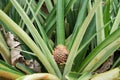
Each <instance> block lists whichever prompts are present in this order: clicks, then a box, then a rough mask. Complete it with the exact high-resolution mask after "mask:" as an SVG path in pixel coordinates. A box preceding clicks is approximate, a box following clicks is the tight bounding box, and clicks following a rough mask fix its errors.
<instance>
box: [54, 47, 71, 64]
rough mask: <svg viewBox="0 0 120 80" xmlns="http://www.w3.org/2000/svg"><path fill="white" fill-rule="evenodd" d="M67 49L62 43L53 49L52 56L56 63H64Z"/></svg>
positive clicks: (67, 52)
mask: <svg viewBox="0 0 120 80" xmlns="http://www.w3.org/2000/svg"><path fill="white" fill-rule="evenodd" d="M68 54H69V51H68V50H67V48H66V47H65V46H64V45H58V46H56V48H55V49H54V51H53V56H54V59H55V61H56V63H57V64H65V62H66V60H67V57H68Z"/></svg>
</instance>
